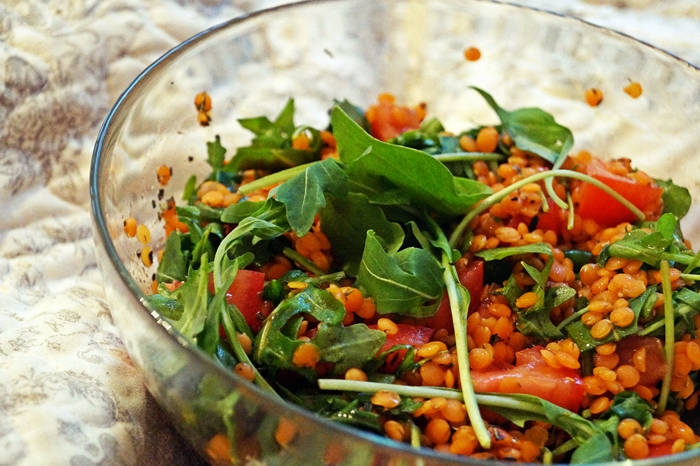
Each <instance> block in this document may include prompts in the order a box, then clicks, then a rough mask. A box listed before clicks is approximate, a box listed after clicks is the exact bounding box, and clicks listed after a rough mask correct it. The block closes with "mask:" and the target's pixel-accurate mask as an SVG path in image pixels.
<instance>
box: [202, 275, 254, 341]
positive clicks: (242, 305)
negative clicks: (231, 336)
mask: <svg viewBox="0 0 700 466" xmlns="http://www.w3.org/2000/svg"><path fill="white" fill-rule="evenodd" d="M264 286H265V274H264V273H262V272H258V271H255V270H245V269H241V270H239V271H238V272H237V273H236V278H234V279H233V283H231V286H230V287H229V289H228V291H227V292H226V302H227V303H229V304H233V305H234V306H236V307H237V308H238V310H239V311H241V314H243V317H244V318H245V321H246V323H247V324H248V326H249V327H250V329H251V330H252V331H253V333H258V331H259V330H260V328H261V327H262V323H263V320H264V318H265V316H264V315H263V313H261V310H262V308H263V304H264V303H263V299H262V290H263V287H264ZM209 291H210V292H211V293H214V282H213V279H212V277H210V278H209Z"/></svg>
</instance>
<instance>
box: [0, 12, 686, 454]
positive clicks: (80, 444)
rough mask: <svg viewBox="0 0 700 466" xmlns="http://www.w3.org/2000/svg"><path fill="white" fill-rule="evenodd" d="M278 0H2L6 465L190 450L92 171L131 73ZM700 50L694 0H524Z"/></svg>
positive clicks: (2, 413)
mask: <svg viewBox="0 0 700 466" xmlns="http://www.w3.org/2000/svg"><path fill="white" fill-rule="evenodd" d="M276 3H281V2H276V1H264V2H263V1H254V0H248V1H228V2H227V1H221V0H192V1H188V0H0V466H9V465H13V466H15V465H18V466H19V465H22V466H24V465H32V466H37V465H71V466H88V465H100V466H111V465H120V466H121V465H124V466H127V465H128V466H133V465H166V464H167V465H180V464H182V465H185V464H197V463H198V459H197V458H195V457H194V456H193V454H192V453H191V452H190V451H189V450H188V449H187V447H186V446H185V444H184V443H183V442H182V440H181V439H180V438H179V437H178V436H177V434H176V433H175V432H174V431H173V430H172V428H171V427H169V425H168V423H167V421H166V420H165V419H163V418H162V415H161V414H160V411H159V409H158V408H157V406H155V404H154V402H153V400H152V398H151V397H150V396H149V395H148V394H147V393H146V391H145V389H144V387H143V385H142V383H141V380H140V378H139V374H138V373H137V372H136V371H135V369H134V368H133V366H132V365H131V363H130V361H129V358H128V356H127V354H126V352H125V350H124V348H123V346H122V344H121V342H120V340H119V336H118V330H117V329H116V328H115V327H114V325H113V322H112V319H111V317H110V313H109V308H108V306H107V303H106V302H105V297H104V292H103V286H102V281H101V280H102V277H101V275H100V272H99V270H98V269H97V266H96V264H95V258H94V252H93V244H92V238H91V231H90V213H89V198H88V196H89V193H88V185H87V183H88V182H87V179H88V170H89V166H90V158H91V152H92V146H93V144H94V140H95V136H96V134H97V130H98V127H99V125H100V123H101V121H102V119H103V118H104V117H105V115H106V112H107V111H108V109H109V107H110V106H111V105H112V103H113V102H114V101H115V100H116V98H117V97H118V95H119V94H120V93H121V91H122V90H123V89H124V88H125V87H126V86H127V85H128V84H129V82H130V81H131V80H132V79H133V78H134V77H135V76H136V75H137V73H138V72H140V71H141V70H142V69H143V68H145V67H146V66H147V65H148V64H149V63H151V62H152V61H153V60H154V59H156V58H157V57H158V56H159V55H161V54H162V53H163V52H165V51H166V50H168V49H169V48H171V47H173V46H175V45H176V44H177V43H179V42H180V41H182V40H184V39H186V38H188V37H189V36H191V35H193V34H194V33H196V32H198V31H200V30H202V29H204V28H206V27H208V26H211V25H213V24H216V23H218V22H221V21H223V20H225V19H228V18H230V17H232V16H235V15H238V14H241V13H243V12H245V11H251V10H254V9H258V8H261V7H265V6H269V5H273V4H276ZM516 3H523V4H526V5H530V6H534V7H539V8H544V9H550V10H555V11H559V12H564V13H568V14H572V15H574V16H579V17H581V18H584V19H586V20H588V21H591V22H593V23H596V24H601V25H604V26H608V27H611V28H613V29H617V30H620V31H622V32H625V33H627V34H630V35H632V36H635V37H638V38H640V39H642V40H645V41H647V42H649V43H651V44H654V45H656V46H658V47H661V48H664V49H666V50H668V51H670V52H672V53H674V54H676V55H678V56H680V57H682V58H685V59H686V60H689V61H690V62H692V63H694V64H696V65H700V47H698V46H697V44H700V2H698V1H697V0H664V1H653V0H627V1H624V0H618V1H614V0H609V1H605V0H588V1H584V0H521V1H518V2H516Z"/></svg>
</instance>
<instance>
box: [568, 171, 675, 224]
mask: <svg viewBox="0 0 700 466" xmlns="http://www.w3.org/2000/svg"><path fill="white" fill-rule="evenodd" d="M586 173H587V174H588V175H590V176H592V177H593V178H595V179H597V180H598V181H601V182H602V183H605V184H606V185H607V186H609V187H611V188H612V189H614V190H615V191H617V193H619V194H620V195H621V196H622V197H624V198H625V199H627V200H628V201H630V202H631V203H632V204H634V205H635V206H636V207H638V208H639V209H641V210H642V211H644V210H648V208H649V206H653V205H654V204H656V203H657V202H658V201H659V199H660V198H661V194H663V189H662V188H659V187H655V186H650V185H642V184H639V183H637V182H636V181H635V180H633V179H631V178H627V177H624V176H620V175H615V174H612V173H610V172H609V171H608V170H607V169H606V168H605V165H604V164H603V162H602V161H601V160H599V159H593V160H591V161H590V162H589V163H588V164H587V165H586ZM578 189H579V195H578V205H577V209H576V212H577V213H578V214H579V215H580V216H581V217H583V218H590V219H592V220H595V221H596V222H597V223H598V224H599V225H601V226H605V227H608V226H614V225H617V224H619V223H622V222H634V221H635V220H636V217H635V215H634V214H633V213H632V212H630V211H629V209H627V208H626V207H625V206H623V205H622V204H620V203H619V202H618V201H616V200H615V199H614V198H613V197H612V196H610V195H609V194H608V193H606V192H605V191H603V190H602V189H600V188H597V187H595V186H593V185H591V184H589V183H585V182H580V183H579V188H578Z"/></svg>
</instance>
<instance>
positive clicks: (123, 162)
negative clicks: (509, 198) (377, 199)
mask: <svg viewBox="0 0 700 466" xmlns="http://www.w3.org/2000/svg"><path fill="white" fill-rule="evenodd" d="M471 46H474V47H477V48H478V49H479V50H480V51H481V58H480V59H479V60H478V61H473V62H470V61H467V60H465V58H464V55H463V52H464V50H465V49H466V48H467V47H471ZM630 81H637V82H639V83H641V84H642V86H643V94H642V95H641V96H640V97H638V98H636V99H633V98H631V97H630V96H629V95H627V94H626V93H625V92H624V91H623V88H624V87H625V86H626V85H627V84H629V82H630ZM469 86H478V87H480V88H482V89H485V90H486V91H488V92H490V93H491V94H492V95H493V96H494V97H495V99H496V100H497V101H498V102H499V103H500V104H501V105H502V106H504V107H505V108H507V109H514V108H519V107H530V106H537V107H541V108H544V109H545V110H546V111H548V112H550V113H552V114H553V115H554V116H555V118H556V119H557V121H558V122H559V123H561V124H563V125H565V126H568V127H569V128H571V129H572V131H573V133H574V136H575V139H576V141H575V146H574V151H577V150H579V149H587V150H589V151H590V152H592V153H594V154H596V155H599V156H601V157H605V158H612V157H628V158H631V159H632V160H633V162H634V164H635V165H636V166H638V167H639V168H642V169H644V170H646V171H647V172H648V173H651V174H652V175H653V176H655V177H657V178H663V179H668V178H673V180H674V181H675V182H676V183H677V184H681V185H684V186H686V187H688V188H689V189H690V190H691V193H692V195H693V198H694V200H695V201H698V200H699V199H700V197H699V194H700V184H699V183H698V182H697V175H696V173H697V172H696V170H695V163H696V162H695V158H696V157H695V156H694V153H695V152H696V151H697V148H698V147H700V131H698V130H697V128H699V127H700V72H699V71H698V70H697V69H695V68H693V67H692V66H690V65H689V64H687V63H685V62H683V61H681V60H679V59H676V58H674V57H673V56H670V55H668V54H666V53H664V52H662V51H660V50H658V49H655V48H653V47H651V46H648V45H646V44H643V43H640V42H638V41H635V40H633V39H631V38H629V37H626V36H623V35H621V34H618V33H614V32H611V31H608V30H605V29H602V28H599V27H595V26H592V25H590V24H587V23H584V22H581V21H578V20H575V19H571V18H567V17H562V16H559V15H555V14H551V13H546V12H542V11H537V10H534V9H529V8H524V7H519V6H514V5H509V4H502V3H498V2H491V1H467V0H414V1H410V0H406V1H399V0H340V1H312V2H304V3H300V4H294V5H288V6H282V7H278V8H273V9H270V10H267V11H263V12H259V13H255V14H251V15H248V16H244V17H240V18H236V19H233V20H231V21H229V22H226V23H224V24H221V25H219V26H216V27H213V28H211V29H209V30H207V31H204V32H202V33H200V34H198V35H196V36H194V37H193V38H191V39H189V40H187V41H186V42H184V43H182V44H181V45H179V46H177V47H175V48H174V49H172V50H171V51H169V52H168V53H167V54H165V55H164V56H163V57H161V58H160V59H159V60H157V61H156V62H155V63H154V64H152V65H151V66H149V67H148V68H147V69H146V70H145V71H144V72H143V73H142V74H141V75H140V76H139V77H138V78H137V79H136V80H135V81H134V82H133V83H132V84H131V85H130V86H129V88H128V89H126V91H125V92H124V93H123V94H122V96H121V97H120V98H119V100H118V101H117V103H116V104H115V106H114V108H113V109H112V110H111V112H110V113H109V115H108V117H107V119H106V120H105V122H104V125H103V127H102V129H101V131H100V134H99V138H98V140H97V144H96V147H95V151H94V158H93V164H92V169H91V175H90V189H91V195H92V207H93V214H94V238H95V243H96V250H97V258H98V263H99V266H100V268H101V270H102V272H103V274H104V283H105V286H106V293H107V297H108V300H109V304H110V307H111V310H112V313H113V316H114V320H115V322H116V323H117V325H118V327H119V329H120V331H121V335H122V337H123V341H124V343H125V345H126V349H127V350H128V352H129V354H130V355H131V358H132V359H133V361H134V364H135V365H136V366H137V367H138V368H139V370H140V371H141V373H142V374H143V378H144V381H145V384H146V386H147V387H148V389H149V391H150V392H151V393H152V394H153V396H154V397H155V399H156V400H157V401H158V403H159V404H160V406H161V407H162V408H163V410H164V411H165V412H166V413H167V414H168V416H169V417H170V419H171V420H172V423H173V424H174V425H175V426H176V427H177V429H178V430H179V431H180V433H181V434H182V435H183V437H184V438H185V439H186V440H187V441H188V442H189V443H190V444H191V445H192V446H193V447H194V448H195V449H197V451H199V452H200V453H201V454H202V456H203V457H204V458H206V459H208V461H209V462H211V463H212V464H217V463H222V464H226V463H228V462H233V463H235V464H255V465H257V464H265V465H274V464H284V465H285V466H292V465H309V464H313V465H316V464H318V465H320V464H343V465H370V464H371V465H385V464H386V465H389V464H392V465H394V464H396V465H398V464H402V465H425V466H428V465H438V464H440V465H451V464H454V465H457V464H477V462H476V461H474V460H470V459H468V458H458V457H456V456H448V455H443V454H438V453H433V452H432V451H425V450H421V451H416V450H413V449H411V448H410V447H408V446H405V445H403V444H398V443H395V442H392V441H389V440H386V439H382V438H379V437H378V436H374V435H372V434H367V433H364V432H361V431H359V430H354V429H350V428H346V427H344V426H342V425H340V424H336V423H330V422H327V421H325V420H322V419H319V418H316V417H314V416H313V415H310V414H308V413H306V412H304V411H303V410H301V409H298V408H297V407H294V406H291V405H288V404H283V403H281V402H279V401H276V400H274V399H272V398H271V397H269V396H267V395H266V394H265V393H263V392H261V391H260V390H258V389H257V388H255V387H254V386H252V385H251V384H249V383H248V382H246V381H244V380H242V379H240V378H238V377H237V376H235V375H234V374H232V373H230V372H228V371H226V370H224V369H222V367H220V366H218V365H217V364H215V363H214V362H213V361H211V360H210V359H209V358H208V357H207V356H206V355H205V354H204V353H203V352H202V351H200V350H199V349H198V348H196V347H195V346H194V345H192V344H190V343H189V342H188V341H186V340H185V339H184V338H183V337H182V336H181V335H179V334H178V333H177V332H176V331H175V330H174V329H172V328H171V327H170V326H169V325H168V323H167V322H166V321H165V320H164V319H163V318H161V316H159V315H158V313H157V312H155V311H154V310H151V309H149V308H148V307H147V306H145V305H144V304H143V302H144V296H145V295H147V294H149V293H150V287H151V282H152V280H153V275H154V272H155V270H156V264H154V265H152V266H150V267H145V266H144V265H143V263H142V261H141V259H140V257H139V256H140V254H141V253H143V249H142V248H143V245H141V244H140V243H138V242H137V241H134V239H133V238H127V237H126V236H125V234H124V232H123V222H124V220H125V219H126V218H128V217H135V218H136V219H137V220H138V222H139V223H143V224H145V225H146V226H148V228H149V229H150V232H151V234H152V239H151V241H150V243H149V245H150V247H152V248H153V250H157V249H158V248H160V247H162V245H163V243H164V238H163V236H164V235H163V228H162V226H161V222H160V220H159V212H160V211H161V208H160V206H161V205H162V203H163V202H165V201H166V200H167V199H168V198H170V197H175V198H176V199H179V196H180V195H181V193H182V190H183V187H184V185H185V183H186V181H187V179H188V178H189V177H190V175H192V174H195V175H198V178H199V179H202V177H203V176H205V175H206V174H208V165H207V163H206V146H205V143H206V142H207V141H210V140H212V139H213V138H214V136H215V135H219V136H220V137H221V140H222V142H223V144H224V145H225V146H226V147H229V148H235V147H236V146H238V145H240V144H246V143H247V142H248V141H249V136H248V134H247V132H245V131H244V130H243V129H241V128H240V126H239V125H238V124H237V122H236V119H238V118H246V117H253V116H259V115H268V116H270V117H272V116H274V115H276V114H277V112H278V111H279V110H280V109H281V108H282V106H283V104H284V103H285V102H286V100H287V99H288V98H289V97H294V98H295V99H296V108H297V114H296V120H297V122H298V123H299V122H304V123H307V124H309V125H314V126H316V127H319V126H324V125H325V124H327V122H328V114H327V110H328V108H329V106H330V105H331V103H332V102H333V100H334V99H338V100H342V99H348V100H350V101H351V102H355V103H357V104H359V105H361V106H366V105H367V104H369V103H371V102H373V101H374V100H375V99H376V97H377V95H378V94H380V93H382V92H390V93H392V94H394V95H395V96H396V98H397V101H398V102H401V103H405V104H417V103H419V102H425V103H426V104H427V108H428V112H429V114H430V115H435V116H437V117H439V118H441V120H442V122H443V123H444V125H445V127H447V128H452V129H462V128H465V127H472V126H475V125H476V124H477V123H478V124H486V123H491V122H495V120H494V118H495V115H494V114H493V113H492V112H491V111H490V110H489V108H488V107H487V106H486V105H485V104H484V103H483V101H482V100H481V99H480V98H478V96H477V95H476V93H475V92H474V91H473V90H470V89H469ZM594 87H595V88H598V89H600V90H602V92H603V95H604V99H603V102H602V104H600V105H599V106H597V107H591V106H589V105H588V104H587V103H586V102H585V99H584V93H585V91H586V90H587V89H588V88H594ZM201 91H206V92H208V93H209V94H210V95H211V96H212V98H213V110H212V123H211V125H210V126H208V127H201V126H200V125H199V124H198V123H197V117H196V112H195V109H194V108H193V104H192V102H193V98H194V96H195V95H196V94H197V93H199V92H201ZM161 165H166V166H168V167H172V179H171V180H170V182H169V184H168V185H167V186H166V187H162V186H160V185H159V183H158V180H157V177H156V170H157V168H158V167H159V166H161ZM699 223H700V212H699V211H698V206H697V205H695V206H694V207H693V208H692V209H691V212H690V214H689V215H688V216H687V217H686V219H684V228H685V231H686V232H688V233H689V237H690V239H691V240H695V242H696V243H697V239H698V237H699V236H700V228H698V226H699V225H698V224H699ZM154 262H157V260H154ZM281 419H284V420H285V421H283V422H286V421H292V422H293V423H294V425H295V426H296V436H295V438H294V440H293V441H292V442H291V443H290V444H288V445H287V446H286V447H284V448H282V447H280V446H279V444H278V443H277V442H276V441H275V439H274V434H273V432H274V430H275V426H277V424H278V423H279V422H280V420H281ZM221 436H225V437H221ZM226 437H228V438H229V439H230V440H231V449H230V452H227V451H223V452H222V451H221V450H222V449H221V447H220V445H221V444H218V446H217V443H216V439H217V438H219V439H220V438H226ZM212 439H215V441H214V442H212ZM223 444H224V445H225V443H223ZM224 450H225V449H224ZM228 455H230V456H231V458H228ZM699 462H700V450H695V451H690V452H686V453H684V454H680V455H676V456H673V457H668V458H663V459H661V460H643V461H639V462H638V463H635V464H638V465H639V466H642V465H651V464H667V465H671V464H673V465H693V464H698V463H699ZM489 464H494V465H497V464H506V463H499V462H491V463H489Z"/></svg>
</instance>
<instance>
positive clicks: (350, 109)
mask: <svg viewBox="0 0 700 466" xmlns="http://www.w3.org/2000/svg"><path fill="white" fill-rule="evenodd" d="M335 106H337V107H340V108H341V109H342V110H343V112H345V114H346V115H347V116H348V117H350V118H351V119H352V121H354V122H355V123H356V124H357V125H358V126H359V127H360V128H362V129H363V130H365V131H366V132H368V133H369V132H370V130H371V128H370V124H369V121H367V118H366V117H365V112H364V110H362V108H360V107H358V106H357V105H355V104H353V103H351V102H349V101H348V100H347V99H345V100H342V101H339V100H336V101H335ZM332 128H333V127H332V126H331V129H332Z"/></svg>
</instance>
